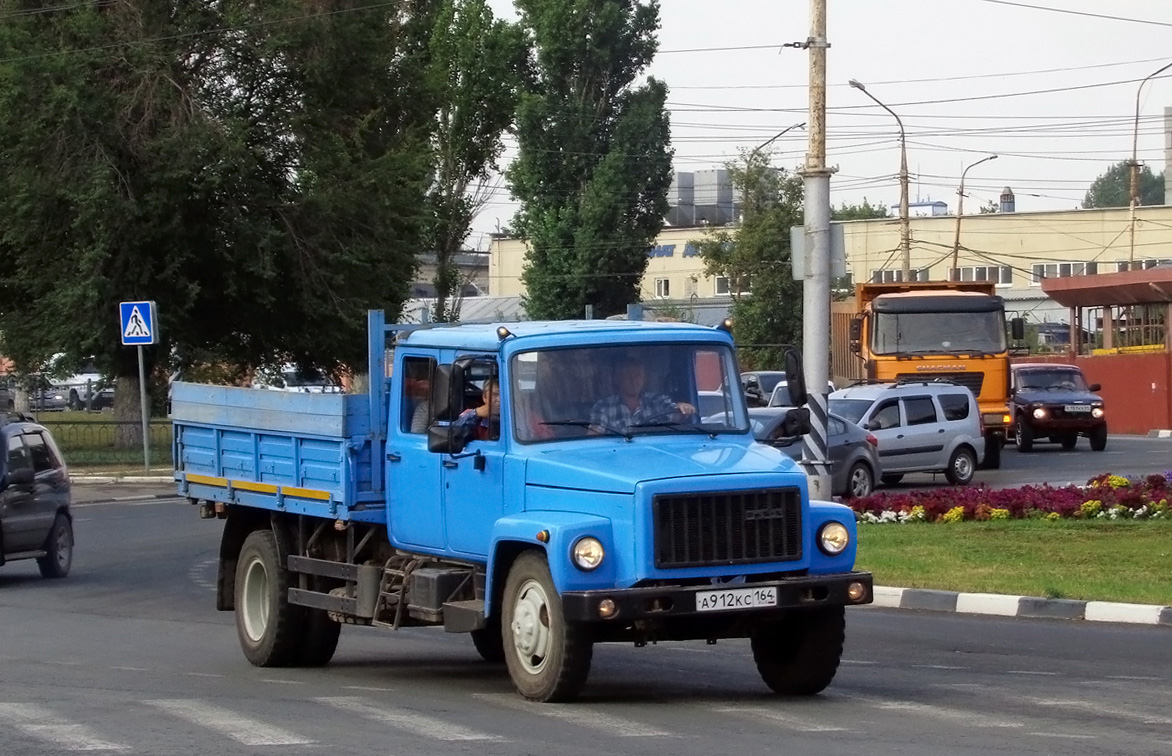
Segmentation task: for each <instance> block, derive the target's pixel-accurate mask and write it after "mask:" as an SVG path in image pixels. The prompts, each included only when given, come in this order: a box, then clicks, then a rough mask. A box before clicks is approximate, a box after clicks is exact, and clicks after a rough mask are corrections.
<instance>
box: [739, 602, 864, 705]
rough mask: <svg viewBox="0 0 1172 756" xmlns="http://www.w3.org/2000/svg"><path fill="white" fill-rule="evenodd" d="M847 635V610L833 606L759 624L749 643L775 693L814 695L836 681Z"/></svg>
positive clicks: (760, 671)
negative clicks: (780, 620) (835, 675)
mask: <svg viewBox="0 0 1172 756" xmlns="http://www.w3.org/2000/svg"><path fill="white" fill-rule="evenodd" d="M845 636H846V616H845V608H844V607H841V606H831V607H825V608H823V609H814V610H811V611H805V612H794V613H793V614H791V615H790V616H789V617H788V618H787V619H785V620H784V621H782V622H770V623H765V624H761V625H758V626H757V627H754V628H753V630H752V631H751V632H750V635H749V641H750V645H751V646H752V649H753V661H755V662H756V663H757V671H758V672H759V673H761V679H762V680H764V681H765V684H766V685H768V686H769V687H770V689H771V690H772V691H773V692H774V693H779V694H781V695H784V696H812V695H814V694H815V693H820V692H821V691H822V690H824V689H825V688H826V686H827V685H829V684H830V681H831V680H833V679H834V674H835V673H836V672H837V671H838V660H839V658H840V657H841V656H842V643H843V640H844V638H845Z"/></svg>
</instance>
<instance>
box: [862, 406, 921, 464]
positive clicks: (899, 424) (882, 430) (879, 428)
mask: <svg viewBox="0 0 1172 756" xmlns="http://www.w3.org/2000/svg"><path fill="white" fill-rule="evenodd" d="M864 427H866V429H867V430H869V431H871V433H873V434H874V435H875V438H876V439H878V440H879V463H880V465H881V466H882V467H883V472H885V473H895V472H901V471H903V470H906V469H908V468H910V467H911V466H912V461H911V459H910V457H911V455H912V454H913V450H912V444H911V441H910V439H908V436H907V428H906V427H905V426H904V422H903V415H902V412H901V409H900V403H899V399H896V398H894V397H893V398H891V399H883V400H882V401H880V402H878V403H876V405H875V407H874V408H873V409H872V410H871V413H870V415H868V417H867V422H866V424H865V426H864Z"/></svg>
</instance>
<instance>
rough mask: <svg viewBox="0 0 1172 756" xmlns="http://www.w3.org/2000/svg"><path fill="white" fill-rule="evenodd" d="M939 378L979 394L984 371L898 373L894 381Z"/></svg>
mask: <svg viewBox="0 0 1172 756" xmlns="http://www.w3.org/2000/svg"><path fill="white" fill-rule="evenodd" d="M933 380H941V381H948V382H949V383H955V384H957V385H958V386H964V387H965V388H967V389H968V390H969V391H971V392H973V396H977V397H979V396H980V395H981V386H983V385H984V384H985V374H984V373H930V372H923V373H900V374H899V375H897V376H895V382H896V383H912V382H922V381H933Z"/></svg>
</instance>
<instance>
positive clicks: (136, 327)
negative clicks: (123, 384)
mask: <svg viewBox="0 0 1172 756" xmlns="http://www.w3.org/2000/svg"><path fill="white" fill-rule="evenodd" d="M118 318H119V322H120V324H121V327H122V345H123V346H136V347H138V394H139V401H140V402H141V404H142V466H143V469H145V470H146V471H147V472H150V469H151V443H150V441H151V439H150V417H151V415H150V406H149V405H148V403H147V388H146V363H145V361H144V360H143V356H142V348H143V347H144V346H151V345H152V344H157V343H158V342H159V332H158V331H159V329H158V319H157V318H156V317H155V303H154V302H152V301H146V302H121V303H119V305H118Z"/></svg>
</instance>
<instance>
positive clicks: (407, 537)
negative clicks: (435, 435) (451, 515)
mask: <svg viewBox="0 0 1172 756" xmlns="http://www.w3.org/2000/svg"><path fill="white" fill-rule="evenodd" d="M435 367H436V360H435V358H434V357H430V356H425V355H414V356H413V355H406V356H403V357H401V359H400V360H399V362H398V364H396V365H395V372H394V374H395V375H397V376H399V380H398V381H396V383H394V384H392V386H397V388H396V390H395V391H394V392H391V393H390V396H389V403H390V407H389V411H388V412H387V425H388V433H387V467H386V478H387V480H386V491H387V502H388V505H387V506H388V512H387V517H388V525H389V530H390V533H391V537H392V538H393V539H394V541H395V543H397V544H401V545H404V546H410V547H413V548H417V549H420V550H423V551H428V552H432V553H440V552H442V551H443V550H444V540H445V536H444V521H443V488H442V486H443V481H442V476H441V474H440V461H441V458H442V456H443V455H440V454H436V453H434V452H431V451H429V450H428V448H427V426H428V425H430V424H432V423H433V422H437V421H436V419H435V417H434V413H433V412H432V397H431V386H432V384H433V381H434V379H435ZM439 422H443V421H442V420H441V421H439Z"/></svg>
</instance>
